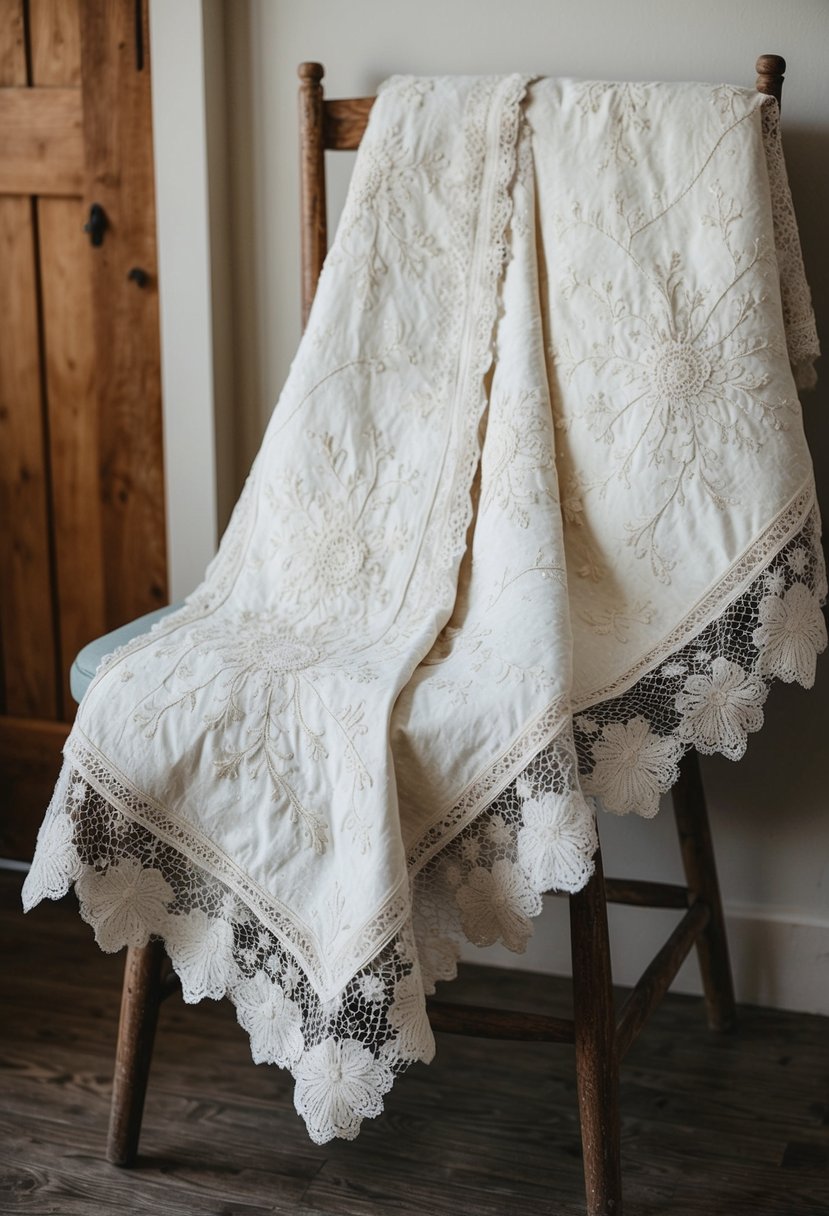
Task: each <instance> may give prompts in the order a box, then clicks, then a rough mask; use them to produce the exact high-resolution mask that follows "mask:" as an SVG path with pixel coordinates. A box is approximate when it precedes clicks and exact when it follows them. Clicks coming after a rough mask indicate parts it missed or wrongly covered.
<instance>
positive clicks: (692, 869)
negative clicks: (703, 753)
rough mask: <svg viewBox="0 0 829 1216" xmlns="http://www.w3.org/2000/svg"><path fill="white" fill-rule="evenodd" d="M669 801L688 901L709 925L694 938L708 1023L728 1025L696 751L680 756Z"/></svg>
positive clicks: (722, 937)
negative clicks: (705, 914)
mask: <svg viewBox="0 0 829 1216" xmlns="http://www.w3.org/2000/svg"><path fill="white" fill-rule="evenodd" d="M673 802H674V814H675V816H676V826H677V830H678V832H679V843H680V846H681V848H682V864H683V865H684V867H685V881H686V883H687V885H688V890H689V891H690V893H691V900H692V901H693V900H694V899H699V900H701V901H702V902H703V903H705V904H706V905H707V906H708V908H709V911H710V918H709V921H708V924H707V926H706V928H705V929H704V930H703V932H702V933H701V934H700V936H699V937H698V938H697V955H698V957H699V968H700V971H701V973H702V984H703V989H704V991H705V1005H706V1009H707V1012H708V1025H709V1026H710V1027H711V1029H712V1030H731V1029H732V1028H733V1027H734V1026H735V1024H736V1020H737V1014H736V1008H735V1004H734V984H733V981H732V978H731V962H730V959H729V956H728V938H727V936H726V932H725V918H724V916H723V910H722V900H721V898H720V886H719V883H718V881H717V867H716V862H715V860H714V849H713V846H712V843H711V829H710V827H709V823H708V811H707V808H706V805H705V793H704V791H703V787H702V774H701V773H700V768H699V757H698V756H697V753H696V752H693V751H692V752H689V753H688V755H686V757H685V759H684V760H683V761H682V764H681V766H680V776H679V781H678V782H677V784H676V785H675V786H674V791H673Z"/></svg>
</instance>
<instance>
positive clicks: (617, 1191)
mask: <svg viewBox="0 0 829 1216" xmlns="http://www.w3.org/2000/svg"><path fill="white" fill-rule="evenodd" d="M595 863H596V871H595V874H594V875H593V877H592V878H591V879H590V881H589V883H588V884H587V886H586V887H584V889H583V890H581V891H579V892H578V893H577V894H576V895H571V896H570V940H571V948H572V956H573V1020H574V1023H575V1025H574V1033H575V1045H576V1079H577V1084H578V1097H579V1114H580V1117H581V1142H582V1150H583V1154H584V1185H585V1191H586V1194H587V1212H588V1216H621V1212H622V1178H621V1161H620V1157H621V1150H620V1143H619V1059H618V1054H617V1051H616V1018H615V1012H614V1007H613V987H612V976H611V967H610V942H609V939H608V932H607V900H606V898H605V888H604V874H603V871H602V858H601V851H600V850H598V849H597V851H596V857H595Z"/></svg>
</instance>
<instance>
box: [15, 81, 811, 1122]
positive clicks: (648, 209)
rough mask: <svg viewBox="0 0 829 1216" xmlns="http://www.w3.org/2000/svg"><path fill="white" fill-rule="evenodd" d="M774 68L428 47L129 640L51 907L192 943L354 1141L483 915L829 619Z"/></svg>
mask: <svg viewBox="0 0 829 1216" xmlns="http://www.w3.org/2000/svg"><path fill="white" fill-rule="evenodd" d="M816 354H817V344H816V338H815V331H814V323H813V318H812V313H811V307H810V302H809V293H808V288H807V286H806V283H805V279H804V276H803V267H802V262H801V257H800V248H799V242H798V238H797V230H796V226H795V222H794V215H793V212H792V208H791V199H790V196H789V192H788V186H787V183H786V177H785V170H784V166H783V161H782V154H781V151H780V143H779V134H778V129H777V107H776V104H775V103H774V102H771V101H770V100H769V99H767V98H762V97H760V96H759V95H758V94H756V93H754V92H753V91H749V90H742V89H736V88H731V87H726V86H723V87H719V88H714V87H712V86H708V85H663V84H642V85H629V84H624V85H622V84H607V83H590V82H587V83H585V82H578V81H570V80H565V81H556V80H540V81H537V82H534V83H531V82H529V81H528V80H527V79H526V78H523V77H519V76H510V77H489V78H473V77H470V78H441V79H415V78H393V79H392V80H391V81H389V82H387V84H386V85H385V86H384V87H383V89H382V90H381V93H380V97H379V99H378V101H377V103H376V105H375V107H374V109H373V111H372V114H371V119H370V122H369V127H368V130H367V132H366V136H365V138H364V140H363V144H362V147H361V149H360V152H359V155H358V158H357V163H356V166H355V170H354V176H353V181H352V185H351V190H350V193H349V197H348V201H347V205H346V208H345V211H344V214H343V217H342V220H341V222H340V225H339V229H338V232H337V236H336V239H335V242H334V245H333V248H332V250H331V253H330V254H329V257H328V259H327V262H326V265H325V268H324V270H323V273H322V276H321V279H320V284H319V289H318V293H317V298H316V301H315V303H314V307H313V311H312V315H311V319H310V322H309V325H308V330H307V332H306V334H305V336H304V338H303V340H302V343H301V345H300V348H299V351H298V353H297V356H296V359H295V361H294V364H293V366H292V368H291V372H290V375H289V378H288V382H287V384H286V386H285V389H284V391H283V393H282V396H281V398H280V401H279V403H278V405H277V408H276V410H275V412H274V415H273V418H272V420H271V423H270V425H269V427H268V430H267V433H266V435H265V438H264V440H263V443H262V447H261V450H260V452H259V454H258V456H257V458H256V461H255V463H254V466H253V469H252V471H251V474H250V476H249V478H248V481H247V484H246V486H245V489H244V491H243V493H242V496H241V498H240V500H239V503H238V504H237V507H236V509H235V512H234V514H233V518H232V520H231V523H230V526H229V528H228V530H227V533H226V534H225V537H224V539H223V541H222V544H221V547H220V550H219V553H218V555H217V557H216V558H215V559H214V561H213V563H212V564H211V566H210V568H209V569H208V571H207V574H206V576H205V580H204V582H203V583H202V584H201V586H200V587H199V588H198V589H197V590H196V591H195V592H194V593H193V595H191V596H190V598H189V599H188V601H187V602H186V604H185V606H184V607H183V608H181V609H180V610H179V611H176V612H174V613H172V614H170V615H169V616H167V617H166V618H165V619H164V620H163V621H162V622H161V623H160V624H159V625H158V626H157V627H156V628H154V629H153V631H152V632H151V633H149V634H146V635H143V636H141V637H139V638H136V639H135V640H134V641H132V642H131V643H129V644H128V645H127V646H126V647H124V648H123V649H122V650H121V651H119V652H117V653H116V654H114V655H112V656H110V657H109V658H108V659H107V660H105V661H104V663H103V664H102V665H101V667H100V669H99V671H98V673H97V675H96V677H95V680H94V682H93V684H92V686H91V687H90V689H89V692H88V694H87V696H86V697H85V698H84V701H83V703H82V705H81V707H80V710H79V713H78V717H77V721H76V723H75V726H74V728H73V730H72V733H71V735H70V737H69V740H68V742H67V745H66V750H65V764H64V768H63V771H62V774H61V777H60V780H59V782H58V786H57V788H56V791H55V795H54V798H53V801H52V803H51V805H50V808H49V811H48V813H47V816H46V819H45V821H44V824H43V827H42V829H41V833H40V837H39V841H38V847H37V852H36V856H35V860H34V864H33V867H32V870H31V872H30V874H29V876H28V878H27V881H26V885H25V890H24V901H25V904H26V906H27V907H31V906H32V905H33V904H35V903H36V902H38V901H39V900H40V899H41V898H43V897H44V896H49V897H52V898H56V897H59V896H61V895H63V894H64V893H65V891H66V890H67V889H68V887H69V885H70V884H71V883H74V884H75V889H76V891H77V895H78V898H79V901H80V907H81V914H82V915H83V917H84V918H85V919H86V920H87V921H88V922H89V923H90V924H91V925H92V926H93V928H94V930H95V935H96V938H97V941H98V943H99V944H100V946H101V947H102V948H103V949H104V950H118V949H120V948H121V947H122V946H124V945H141V944H144V943H146V942H147V941H148V940H149V938H150V937H151V936H153V935H155V936H158V937H160V938H163V940H164V942H165V944H166V948H167V951H168V952H169V954H170V957H171V959H172V962H173V966H174V967H175V969H176V970H177V972H178V974H179V975H180V977H181V981H182V989H183V993H184V997H185V999H186V1000H188V1001H198V1000H201V999H202V998H204V997H212V998H218V997H221V996H223V995H227V996H229V997H230V999H231V1000H232V1001H233V1002H234V1004H235V1006H236V1010H237V1014H238V1019H239V1022H240V1023H241V1025H242V1026H243V1027H244V1028H245V1029H246V1030H247V1031H248V1033H249V1035H250V1041H251V1049H252V1053H253V1058H254V1059H255V1060H257V1061H269V1062H273V1063H276V1064H279V1065H280V1066H282V1067H285V1068H289V1069H290V1070H291V1071H292V1073H293V1075H294V1077H295V1078H296V1090H295V1100H296V1106H297V1109H298V1111H299V1112H300V1113H301V1114H302V1116H303V1117H304V1118H305V1120H306V1123H307V1126H308V1130H309V1133H310V1135H311V1136H312V1138H313V1139H314V1140H316V1141H318V1142H324V1141H326V1140H329V1139H331V1138H332V1137H334V1136H340V1137H345V1138H351V1137H353V1136H355V1135H356V1134H357V1132H358V1130H359V1126H360V1122H361V1120H362V1119H363V1118H365V1117H367V1116H374V1115H377V1114H378V1113H379V1112H380V1111H381V1110H382V1106H383V1094H384V1093H385V1092H387V1091H388V1089H389V1088H390V1086H391V1084H392V1082H393V1079H394V1076H395V1074H397V1073H398V1072H400V1071H402V1070H403V1069H404V1068H405V1067H406V1065H407V1064H408V1063H410V1062H411V1061H413V1060H428V1059H429V1058H430V1057H431V1055H432V1053H433V1050H434V1042H433V1038H432V1034H431V1031H430V1028H429V1024H428V1020H427V1018H426V1015H425V997H424V993H425V992H427V991H431V990H432V989H433V986H434V983H435V981H436V980H438V979H447V978H450V977H451V976H452V975H453V974H454V970H455V964H456V959H457V956H458V950H459V943H460V942H461V941H462V940H464V939H468V940H470V941H472V942H476V943H479V944H488V943H493V942H496V941H500V942H503V943H504V944H505V945H507V946H508V947H510V948H511V949H513V950H521V949H523V948H524V946H525V944H526V941H527V939H528V937H529V935H530V932H531V918H532V917H533V916H534V915H536V914H537V913H538V912H539V910H540V907H541V895H542V893H543V892H544V891H547V890H550V889H558V890H565V891H574V890H578V889H579V888H580V887H581V886H582V885H583V884H584V883H585V882H586V881H587V878H588V877H589V875H590V873H591V857H592V854H593V852H594V849H595V843H596V836H595V824H594V808H595V805H596V803H595V799H596V798H598V799H599V800H600V801H601V804H602V805H603V806H604V807H605V808H606V809H607V810H611V811H615V812H620V813H624V812H628V811H636V812H638V813H640V814H644V815H652V814H654V813H655V811H656V809H657V803H658V799H659V795H660V794H661V793H662V792H664V791H665V790H667V789H669V788H670V786H671V784H672V783H673V781H674V780H675V779H676V776H677V764H678V761H679V759H680V757H681V755H682V753H683V751H684V750H685V749H687V748H688V747H691V746H695V747H697V748H698V749H699V750H700V751H703V752H713V751H719V752H722V753H724V754H725V755H727V756H730V757H732V758H735V759H736V758H737V757H739V756H741V755H742V753H743V751H744V750H745V747H746V739H747V736H748V734H749V733H751V732H753V731H756V730H758V729H759V727H760V726H761V724H762V720H763V702H764V699H765V696H766V693H767V689H768V685H769V683H770V681H771V679H772V678H773V677H775V676H776V677H778V678H780V679H783V680H786V681H792V680H797V681H799V682H800V683H802V684H804V685H806V686H809V685H811V683H812V681H813V678H814V672H815V658H816V655H817V653H818V651H820V650H821V649H822V648H823V647H824V645H825V642H826V635H825V629H824V624H823V616H822V613H821V609H820V601H821V599H822V597H823V596H824V594H825V579H824V572H823V563H822V558H821V553H820V547H819V540H818V534H819V521H818V516H817V508H816V503H815V493H814V484H813V478H812V469H811V462H810V459H809V454H808V451H807V448H806V444H805V440H804V436H803V429H802V423H801V414H800V405H799V403H798V399H797V393H796V388H795V380H796V379H797V382H798V383H800V384H804V385H805V384H808V383H809V381H810V378H811V377H812V375H813V373H812V372H811V363H812V361H813V359H814V357H815V356H816Z"/></svg>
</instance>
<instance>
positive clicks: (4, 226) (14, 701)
mask: <svg viewBox="0 0 829 1216" xmlns="http://www.w3.org/2000/svg"><path fill="white" fill-rule="evenodd" d="M0 265H2V267H3V273H2V274H0V316H2V317H3V324H2V325H0V570H2V572H3V577H2V579H0V620H1V621H2V645H3V667H4V671H5V682H6V688H5V706H4V708H5V712H6V713H9V714H17V715H19V716H21V717H43V718H54V717H56V716H57V712H58V698H57V685H56V679H55V658H56V656H55V644H54V623H53V598H52V579H51V568H50V553H49V510H48V498H47V494H48V491H47V478H46V467H45V444H44V427H43V409H42V395H41V385H40V340H39V335H38V315H37V286H36V281H35V249H34V238H33V224H32V204H31V201H30V200H29V199H26V198H0Z"/></svg>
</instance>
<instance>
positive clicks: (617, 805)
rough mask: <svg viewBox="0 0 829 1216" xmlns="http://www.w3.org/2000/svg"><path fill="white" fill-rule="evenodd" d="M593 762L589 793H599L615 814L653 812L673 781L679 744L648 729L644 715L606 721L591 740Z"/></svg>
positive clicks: (680, 750)
mask: <svg viewBox="0 0 829 1216" xmlns="http://www.w3.org/2000/svg"><path fill="white" fill-rule="evenodd" d="M592 754H593V758H594V760H595V766H594V768H593V771H592V772H591V773H590V776H589V777H588V778H587V779H586V782H585V786H586V788H587V790H588V791H589V793H591V794H598V796H599V797H600V798H601V799H602V800H603V802H606V805H607V809H608V810H612V811H615V812H616V813H617V814H626V813H627V812H628V811H637V812H638V813H639V814H640V815H644V816H648V817H649V816H652V815H655V814H656V812H657V810H658V809H659V795H660V794H661V793H662V792H663V790H667V789H670V787H671V786H672V785H673V783H674V782H675V781H676V779H677V776H678V772H677V762H678V760H679V758H680V755H681V754H682V745H681V744H680V743H679V742H678V741H677V740H676V739H672V738H670V737H668V738H660V736H659V735H656V734H654V733H653V732H652V731H651V724H650V722H648V721H647V719H646V718H643V717H641V716H639V715H637V716H636V717H634V718H631V719H630V720H629V721H627V722H609V723H608V724H607V725H606V726H605V727H604V729H603V730H602V733H601V737H600V738H599V739H596V740H595V742H594V743H593V749H592Z"/></svg>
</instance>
